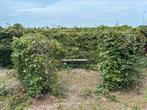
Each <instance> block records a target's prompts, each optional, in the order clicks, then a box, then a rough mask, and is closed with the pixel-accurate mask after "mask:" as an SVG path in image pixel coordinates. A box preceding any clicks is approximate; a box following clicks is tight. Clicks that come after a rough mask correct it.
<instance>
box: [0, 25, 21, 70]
mask: <svg viewBox="0 0 147 110" xmlns="http://www.w3.org/2000/svg"><path fill="white" fill-rule="evenodd" d="M22 35H23V27H22V25H20V24H14V25H13V26H9V27H8V28H4V29H3V28H1V29H0V66H2V67H5V66H12V61H11V53H12V49H11V43H12V39H13V37H14V36H15V37H21V36H22Z"/></svg>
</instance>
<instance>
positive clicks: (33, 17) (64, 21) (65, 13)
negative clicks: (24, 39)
mask: <svg viewBox="0 0 147 110" xmlns="http://www.w3.org/2000/svg"><path fill="white" fill-rule="evenodd" d="M0 6H2V10H0V13H2V15H0V16H8V17H12V18H13V19H14V20H15V19H16V18H17V19H19V21H22V22H24V23H26V22H27V23H28V22H32V24H33V25H34V23H40V24H41V23H42V25H43V24H61V25H72V26H73V25H97V24H108V25H109V24H110V25H111V24H115V22H117V21H120V22H122V23H123V24H125V23H128V24H139V23H140V21H139V19H141V17H142V13H143V11H144V10H146V7H147V1H145V0H142V1H141V0H5V1H2V2H1V4H0ZM136 22H137V23H136Z"/></svg>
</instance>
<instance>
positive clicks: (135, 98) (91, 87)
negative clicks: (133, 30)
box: [0, 61, 147, 110]
mask: <svg viewBox="0 0 147 110" xmlns="http://www.w3.org/2000/svg"><path fill="white" fill-rule="evenodd" d="M144 63H145V61H144ZM146 68H147V67H145V69H144V70H143V86H142V87H140V88H139V89H136V90H135V89H134V90H132V91H128V92H120V91H119V92H111V93H109V94H107V95H106V96H105V97H104V96H100V97H97V95H95V90H96V86H97V84H98V83H100V82H101V76H100V75H99V72H96V71H92V70H85V69H69V70H62V71H59V72H58V78H59V80H60V81H61V82H62V84H63V86H64V87H65V91H64V96H63V97H55V96H53V95H51V94H50V93H48V94H46V95H45V96H44V97H42V98H41V99H39V100H38V99H33V98H30V97H29V96H27V95H26V94H25V92H24V91H23V89H22V88H21V86H20V85H19V83H18V82H17V81H16V79H15V78H14V77H13V76H12V75H7V74H5V75H2V76H1V77H0V110H25V109H26V110H27V109H28V110H36V109H38V110H49V109H51V110H119V109H120V110H147V69H146ZM8 71H10V70H8ZM3 72H5V70H4V71H3ZM1 74H2V73H1Z"/></svg>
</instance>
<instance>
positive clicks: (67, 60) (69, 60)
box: [61, 59, 88, 64]
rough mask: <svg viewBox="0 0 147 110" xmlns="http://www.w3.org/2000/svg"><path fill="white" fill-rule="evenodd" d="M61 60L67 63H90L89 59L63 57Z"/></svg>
mask: <svg viewBox="0 0 147 110" xmlns="http://www.w3.org/2000/svg"><path fill="white" fill-rule="evenodd" d="M61 62H63V63H66V64H83V63H88V59H61Z"/></svg>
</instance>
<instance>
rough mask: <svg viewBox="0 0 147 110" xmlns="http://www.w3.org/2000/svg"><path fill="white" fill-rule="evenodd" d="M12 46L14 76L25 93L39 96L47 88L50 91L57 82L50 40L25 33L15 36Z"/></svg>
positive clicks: (38, 35)
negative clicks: (19, 36) (18, 36)
mask: <svg viewBox="0 0 147 110" xmlns="http://www.w3.org/2000/svg"><path fill="white" fill-rule="evenodd" d="M12 48H13V54H12V60H13V63H14V67H15V69H16V76H17V78H18V79H19V80H20V82H21V83H22V84H23V86H24V88H25V90H26V91H27V93H28V94H29V95H30V96H34V97H40V96H41V95H42V94H43V93H45V92H46V91H47V90H50V91H52V89H53V88H52V87H54V86H53V85H54V82H57V81H54V80H56V75H55V73H54V71H55V65H54V61H53V59H54V58H53V55H54V54H53V51H54V49H53V48H54V46H53V45H52V42H50V41H49V40H48V39H47V38H46V37H44V36H42V35H40V34H27V35H25V36H23V37H21V38H15V39H14V41H13V43H12ZM54 91H55V90H54Z"/></svg>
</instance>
